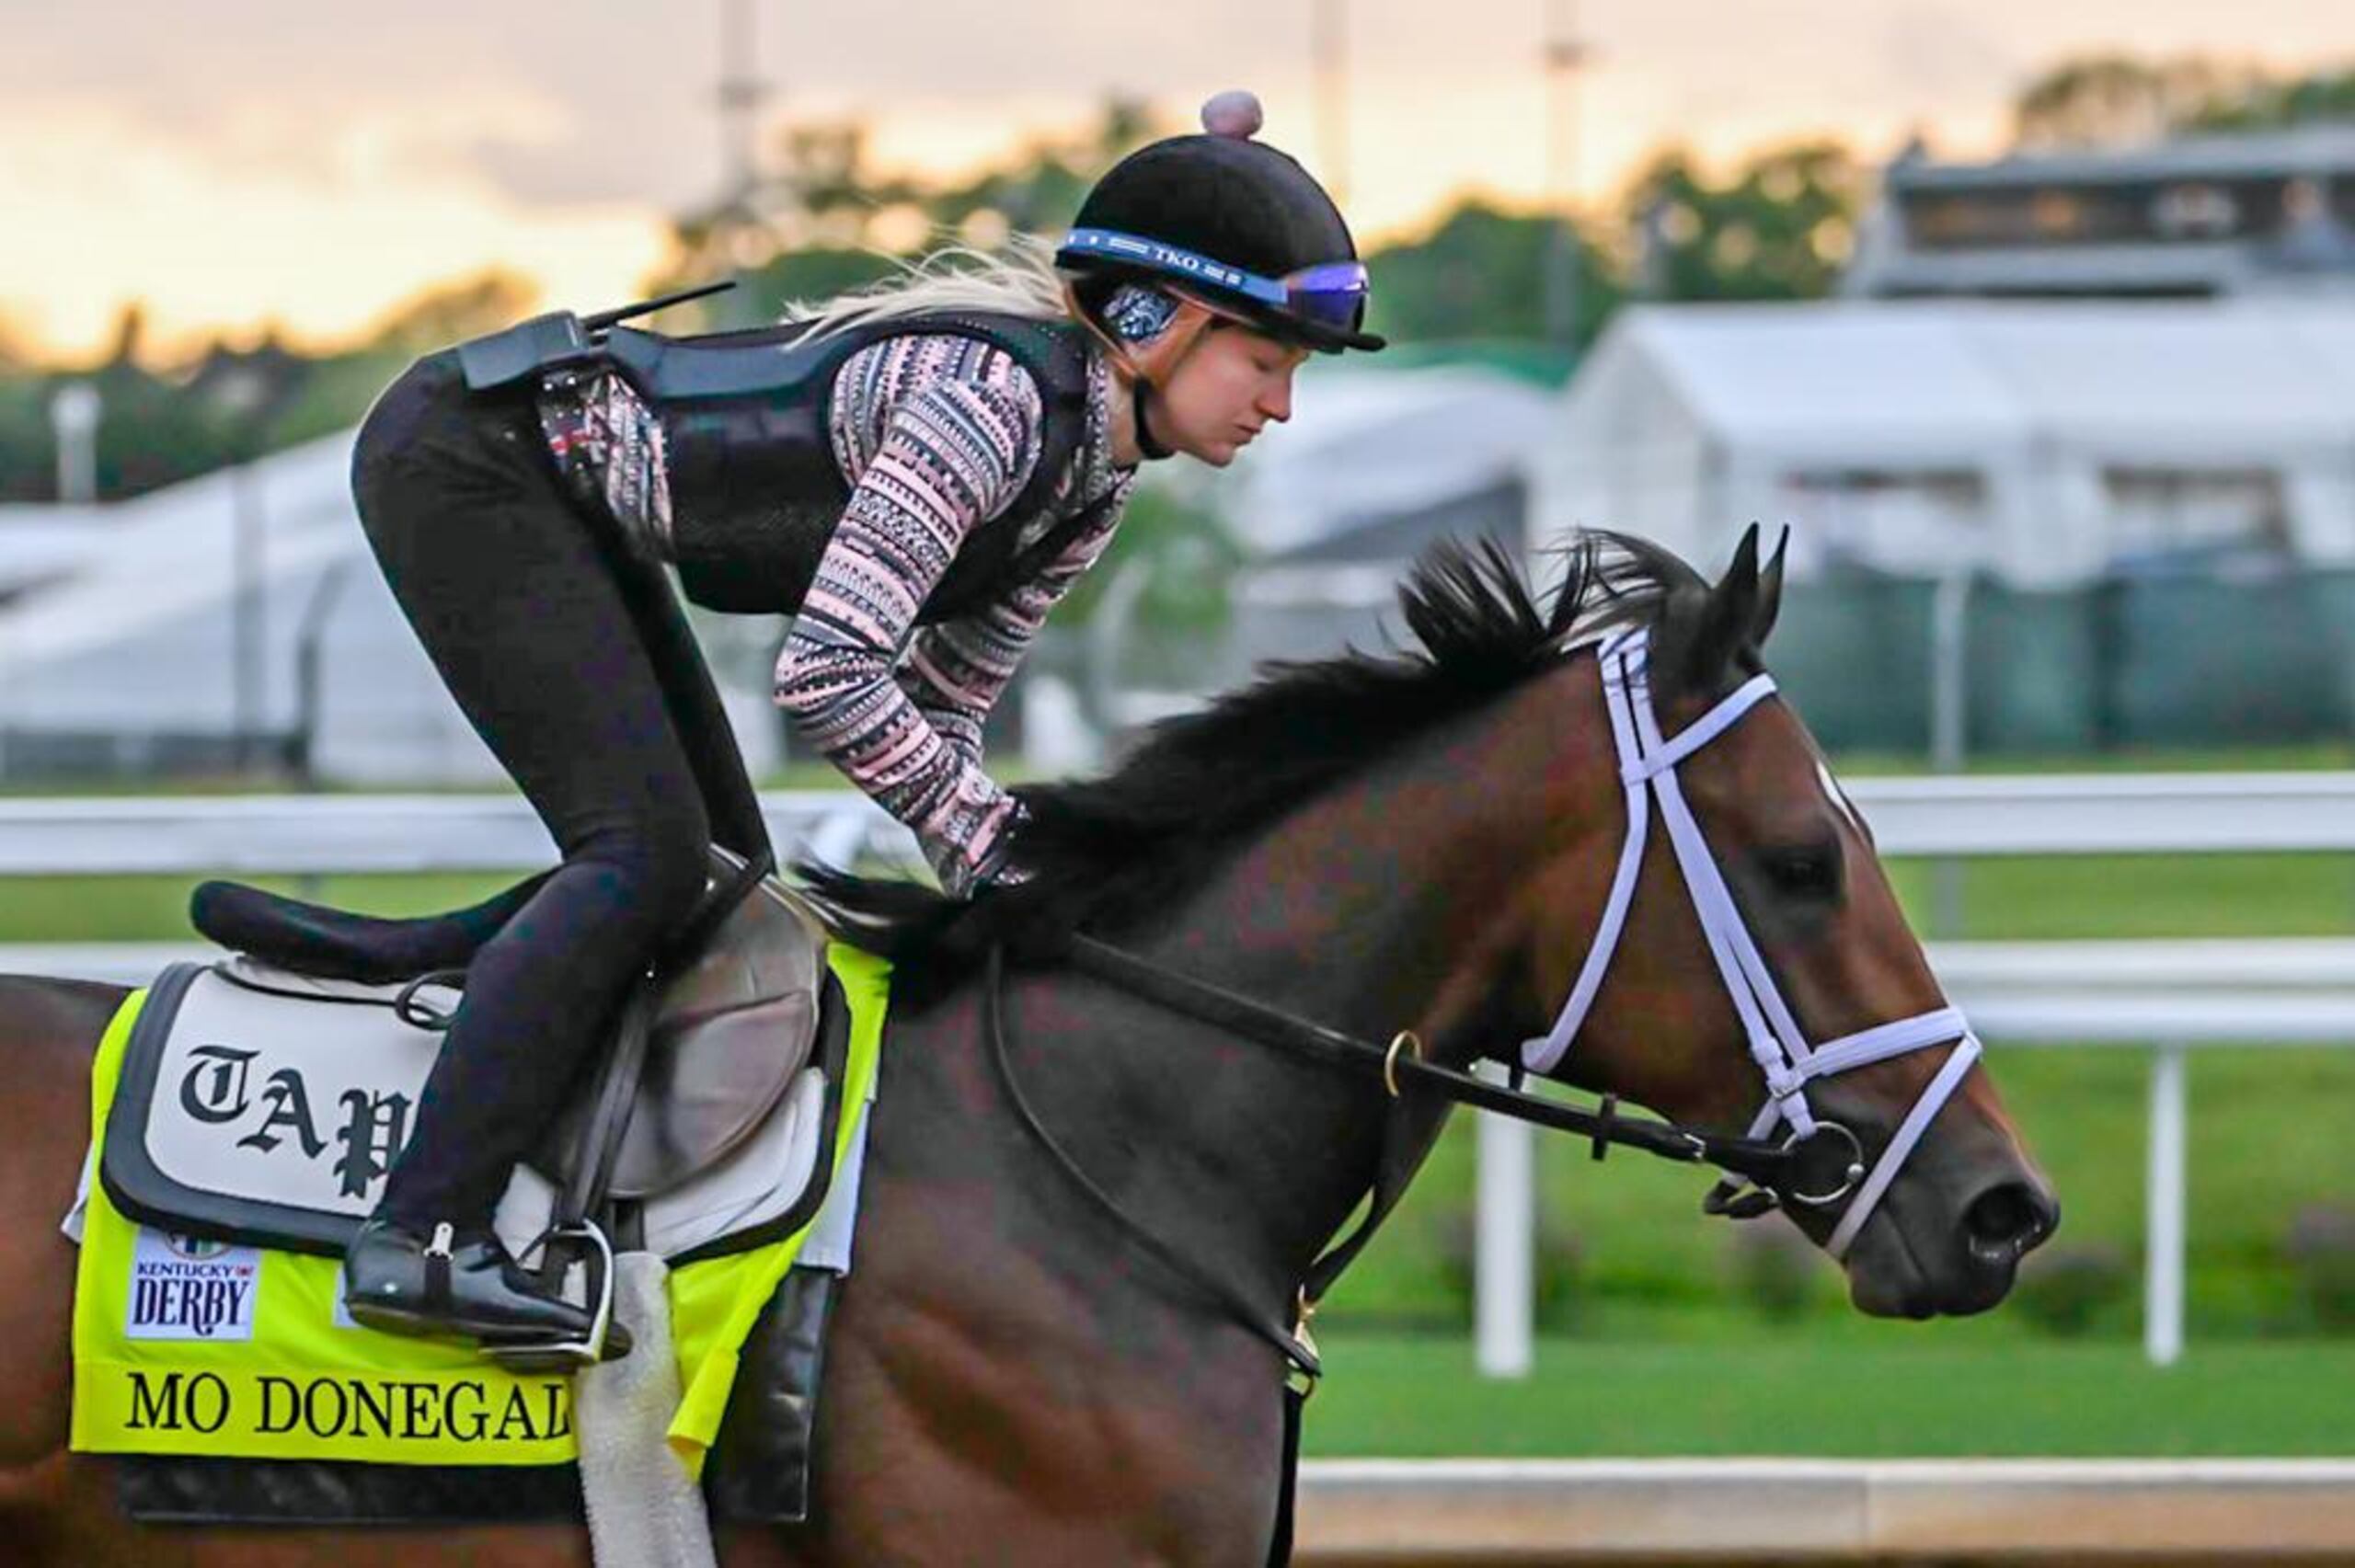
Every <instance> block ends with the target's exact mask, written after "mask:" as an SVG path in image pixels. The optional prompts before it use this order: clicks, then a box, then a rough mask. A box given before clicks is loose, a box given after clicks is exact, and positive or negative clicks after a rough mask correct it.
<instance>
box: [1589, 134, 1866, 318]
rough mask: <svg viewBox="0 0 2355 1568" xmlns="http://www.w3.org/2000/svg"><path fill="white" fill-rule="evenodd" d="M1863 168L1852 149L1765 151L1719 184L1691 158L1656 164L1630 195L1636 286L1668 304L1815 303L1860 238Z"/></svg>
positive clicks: (1827, 145)
mask: <svg viewBox="0 0 2355 1568" xmlns="http://www.w3.org/2000/svg"><path fill="white" fill-rule="evenodd" d="M1864 184H1865V177H1864V171H1863V170H1862V169H1860V168H1859V167H1858V166H1857V164H1856V161H1855V155H1853V154H1851V153H1850V152H1849V151H1848V149H1847V148H1845V147H1844V146H1841V145H1840V144H1839V143H1832V142H1801V143H1792V144H1790V145H1788V146H1784V147H1775V148H1769V149H1768V150H1766V151H1765V152H1763V153H1760V154H1758V155H1754V156H1753V157H1752V158H1751V159H1750V160H1749V162H1747V163H1745V164H1744V165H1743V166H1741V167H1740V169H1739V170H1738V171H1737V172H1736V173H1735V174H1734V175H1733V177H1731V178H1729V179H1727V180H1725V181H1722V182H1713V181H1711V180H1710V179H1709V178H1708V177H1706V175H1704V174H1703V173H1702V172H1701V171H1700V170H1699V169H1698V168H1696V167H1695V166H1694V162H1693V159H1692V157H1691V155H1689V154H1687V153H1685V152H1684V151H1683V150H1682V149H1671V150H1670V151H1668V152H1665V153H1662V154H1660V155H1658V156H1657V157H1656V158H1654V159H1653V161H1652V163H1651V165H1650V166H1649V167H1648V168H1647V169H1645V170H1644V172H1643V173H1642V174H1641V175H1639V176H1638V177H1637V179H1636V180H1635V182H1634V184H1633V186H1632V187H1631V188H1630V189H1629V193H1628V197H1627V203H1626V207H1627V211H1628V212H1629V215H1630V219H1629V228H1630V229H1631V230H1632V231H1633V232H1634V233H1635V235H1637V242H1636V243H1637V257H1636V260H1635V279H1634V286H1635V290H1636V292H1638V293H1640V294H1643V295H1645V296H1646V297H1648V298H1654V299H1666V300H1793V299H1816V298H1820V297H1821V296H1822V295H1824V294H1827V293H1829V292H1831V291H1832V285H1833V283H1834V282H1836V281H1837V280H1838V277H1839V270H1840V266H1841V264H1842V263H1843V262H1844V260H1845V259H1846V258H1847V255H1848V248H1849V246H1850V244H1851V242H1852V241H1853V239H1854V236H1855V221H1856V213H1857V210H1858V207H1859V204H1860V202H1861V200H1862V195H1863V189H1864Z"/></svg>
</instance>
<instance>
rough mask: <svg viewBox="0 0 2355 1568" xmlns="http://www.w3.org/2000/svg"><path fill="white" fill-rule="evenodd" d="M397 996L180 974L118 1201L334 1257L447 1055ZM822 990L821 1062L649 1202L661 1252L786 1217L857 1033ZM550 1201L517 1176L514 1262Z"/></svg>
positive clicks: (131, 1068) (339, 985)
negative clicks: (736, 1137)
mask: <svg viewBox="0 0 2355 1568" xmlns="http://www.w3.org/2000/svg"><path fill="white" fill-rule="evenodd" d="M401 989H402V988H400V987H399V986H396V985H372V984H367V983H365V982H361V981H354V980H340V979H319V978H317V977H315V976H308V975H300V974H296V973H293V972H292V971H289V970H283V969H279V968H276V967H271V966H270V965H267V964H263V963H259V962H257V961H256V960H254V959H252V958H249V957H244V956H240V957H237V958H235V959H231V960H229V961H226V962H224V963H221V964H217V965H210V966H206V965H197V964H184V965H176V966H174V967H171V968H169V969H167V970H166V971H165V972H164V974H163V975H162V976H160V977H159V978H158V979H156V981H155V985H154V986H153V987H152V988H151V989H150V991H149V993H148V996H147V1000H146V1002H145V1005H144V1007H143V1008H142V1010H141V1012H140V1014H139V1020H138V1023H137V1024H135V1025H134V1026H133V1028H132V1031H131V1034H130V1036H129V1039H128V1041H127V1042H126V1045H125V1048H124V1057H123V1064H122V1078H121V1092H120V1093H117V1095H116V1096H115V1100H114V1104H113V1105H112V1107H111V1109H110V1110H109V1114H108V1127H107V1138H106V1140H105V1152H104V1156H103V1159H102V1162H101V1166H100V1175H101V1179H102V1180H103V1182H104V1183H105V1185H106V1189H107V1192H108V1195H109V1196H110V1197H111V1198H112V1199H113V1201H114V1204H115V1207H117V1208H118V1209H120V1210H121V1212H123V1213H124V1214H126V1215H129V1216H130V1217H132V1219H138V1220H140V1221H142V1222H143V1223H145V1224H148V1225H152V1226H155V1228H157V1229H159V1230H169V1231H183V1232H187V1233H190V1234H194V1235H201V1236H207V1237H211V1238H213V1239H214V1240H217V1241H228V1242H244V1243H248V1244H252V1245H258V1246H267V1247H281V1248H287V1249H290V1250H293V1251H298V1252H312V1253H324V1254H328V1255H337V1256H339V1255H340V1254H341V1253H342V1251H343V1249H344V1246H345V1245H346V1243H347V1242H349V1241H350V1237H351V1233H352V1231H353V1230H355V1229H356V1228H357V1227H358V1225H359V1223H360V1221H361V1220H362V1219H364V1218H366V1216H367V1215H368V1213H369V1211H370V1210H371V1209H373V1207H375V1202H376V1198H377V1196H378V1194H379V1192H380V1191H381V1190H382V1187H383V1185H384V1180H385V1173H387V1172H388V1171H389V1170H390V1169H391V1167H392V1163H393V1159H394V1157H395V1155H396V1154H397V1153H398V1151H399V1150H400V1148H401V1146H402V1145H403V1143H404V1142H406V1141H407V1139H408V1134H409V1130H410V1125H411V1120H412V1115H413V1112H414V1109H415V1107H416V1105H417V1102H418V1096H419V1093H420V1092H421V1091H422V1089H423V1087H424V1084H425V1080H426V1075H427V1074H428V1073H429V1072H430V1071H431V1070H432V1066H433V1060H434V1058H435V1055H436V1054H437V1053H438V1052H439V1051H440V1049H441V1045H442V1036H441V1035H440V1034H439V1033H438V1032H437V1031H435V1030H433V1029H430V1028H426V1027H422V1026H420V1025H419V1024H412V1023H410V1022H408V1021H407V1020H406V1019H405V1018H404V1017H403V1016H402V1014H401V1013H400V1012H399V1011H398V1010H397V1009H396V1007H395V1005H394V1002H395V1001H396V998H397V997H398V996H399V995H400V992H401ZM826 989H827V990H829V991H830V992H832V993H833V997H832V999H831V1000H832V1003H833V1004H832V1005H830V1006H829V1007H828V1008H827V1009H826V1013H827V1016H826V1018H825V1020H824V1025H825V1026H824V1030H823V1035H822V1037H821V1039H820V1041H819V1042H818V1043H817V1044H818V1049H817V1051H816V1053H815V1054H816V1057H817V1060H816V1062H815V1064H814V1065H812V1066H810V1067H807V1068H804V1069H803V1070H801V1071H799V1072H798V1073H797V1074H795V1076H794V1077H793V1079H792V1080H791V1081H790V1082H789V1084H788V1086H787V1090H786V1093H784V1095H783V1096H782V1097H781V1098H780V1099H779V1100H778V1101H777V1102H776V1103H775V1104H774V1105H772V1106H770V1108H769V1109H768V1111H767V1113H766V1114H765V1115H764V1116H762V1117H761V1119H760V1120H759V1121H758V1122H757V1123H755V1124H754V1125H753V1127H752V1130H751V1131H750V1132H749V1133H748V1134H747V1135H745V1136H744V1137H743V1138H742V1139H741V1140H740V1141H738V1142H737V1143H736V1144H735V1145H734V1146H733V1147H731V1148H730V1149H729V1150H728V1151H727V1153H726V1154H724V1155H723V1156H721V1157H720V1158H719V1159H718V1161H716V1162H713V1163H711V1164H710V1165H707V1166H706V1167H705V1168H703V1169H702V1170H700V1171H696V1172H695V1173H694V1174H693V1175H692V1176H690V1177H688V1178H687V1179H686V1180H684V1181H683V1182H681V1183H680V1184H678V1185H675V1186H673V1187H672V1188H670V1189H669V1190H667V1191H664V1192H661V1193H657V1194H655V1195H653V1196H650V1197H649V1198H647V1199H646V1200H644V1202H643V1205H642V1208H641V1212H642V1217H643V1223H642V1231H643V1234H644V1239H645V1245H646V1246H647V1247H648V1248H649V1249H650V1250H652V1251H654V1252H656V1253H661V1255H663V1256H664V1257H666V1258H672V1257H677V1256H680V1255H681V1254H683V1253H689V1252H692V1251H694V1250H695V1249H697V1248H702V1247H707V1246H709V1245H711V1244H713V1243H714V1242H719V1241H720V1240H722V1239H723V1238H727V1237H730V1236H734V1235H738V1234H741V1233H743V1232H746V1231H751V1230H758V1229H760V1228H762V1227H764V1226H766V1225H770V1224H772V1223H773V1222H775V1221H776V1220H778V1219H780V1218H790V1217H791V1214H792V1210H793V1209H794V1208H795V1207H796V1204H797V1201H798V1199H799V1198H800V1197H801V1196H803V1194H804V1193H805V1191H806V1190H807V1189H808V1188H809V1187H810V1180H811V1177H812V1176H813V1175H814V1174H815V1173H816V1171H817V1168H818V1164H819V1161H818V1150H819V1147H820V1145H821V1143H822V1142H823V1140H824V1134H825V1129H826V1127H828V1126H829V1125H830V1124H831V1122H832V1121H833V1112H834V1110H835V1104H836V1102H835V1097H834V1096H832V1095H831V1094H830V1093H829V1092H830V1090H831V1089H832V1088H833V1086H834V1085H836V1084H838V1083H839V1082H841V1074H842V1069H843V1050H844V1043H845V1040H846V1038H847V1036H848V1034H849V1021H848V1019H847V1018H846V1017H845V1016H844V1008H843V1007H842V1006H841V1005H840V998H841V988H840V985H839V982H834V983H830V984H829V985H828V986H827V987H826ZM422 1000H423V1001H426V1002H427V1003H428V1004H430V1005H433V1006H437V1007H443V1008H446V1007H447V1006H448V1005H450V1003H451V1002H452V1001H454V1000H455V998H454V994H453V993H446V992H442V993H437V992H434V991H431V990H428V991H426V992H424V993H423V995H422ZM555 1198H556V1192H555V1187H554V1185H553V1184H552V1183H551V1182H550V1181H549V1180H548V1179H547V1178H546V1176H544V1175H543V1174H542V1173H540V1172H538V1171H535V1170H534V1169H533V1168H532V1167H530V1166H528V1165H520V1166H518V1167H517V1168H516V1171H515V1173H514V1177H513V1179H512V1180H511V1182H510V1184H509V1185H508V1188H507V1190H506V1193H505V1195H504V1196H503V1197H502V1198H501V1200H500V1206H499V1213H498V1219H497V1225H498V1229H499V1231H500V1235H501V1237H503V1238H504V1239H505V1240H506V1242H507V1243H508V1245H509V1248H510V1250H511V1251H515V1252H517V1253H521V1252H522V1251H523V1249H524V1248H525V1247H527V1246H528V1244H529V1243H530V1242H531V1241H532V1240H533V1238H534V1237H536V1236H537V1235H539V1234H540V1232H541V1230H543V1229H544V1228H545V1227H546V1222H547V1220H548V1218H549V1215H550V1213H551V1212H552V1210H553V1208H554V1205H555ZM761 1239H763V1240H766V1239H771V1238H766V1237H764V1238H761Z"/></svg>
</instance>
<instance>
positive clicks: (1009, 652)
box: [900, 478, 1130, 765]
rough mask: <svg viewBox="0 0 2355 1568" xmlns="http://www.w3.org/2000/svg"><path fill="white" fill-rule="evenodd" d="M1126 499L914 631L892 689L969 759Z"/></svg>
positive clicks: (977, 756) (1106, 539)
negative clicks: (1009, 579)
mask: <svg viewBox="0 0 2355 1568" xmlns="http://www.w3.org/2000/svg"><path fill="white" fill-rule="evenodd" d="M1129 484H1130V481H1129V480H1128V479H1126V478H1123V479H1121V480H1120V486H1121V488H1122V489H1123V490H1124V491H1125V489H1126V488H1127V486H1129ZM1126 501H1127V497H1126V496H1125V494H1123V495H1121V496H1119V497H1116V498H1113V499H1112V500H1111V501H1110V503H1109V505H1106V506H1104V507H1102V508H1101V509H1099V512H1098V515H1097V518H1096V521H1094V522H1092V523H1091V524H1089V526H1088V527H1087V528H1086V530H1084V531H1083V532H1080V533H1079V534H1078V535H1076V536H1075V537H1074V538H1073V539H1072V541H1071V542H1070V543H1069V544H1066V545H1065V546H1064V547H1063V552H1062V553H1061V554H1060V555H1057V556H1056V557H1055V559H1054V560H1052V561H1051V562H1050V563H1048V565H1047V566H1046V567H1045V568H1044V569H1043V570H1041V571H1040V573H1039V575H1038V576H1037V577H1035V578H1030V579H1029V580H1028V581H1025V582H1022V583H1019V584H1017V585H1016V587H1015V588H1014V589H1013V590H1012V591H1011V592H1009V593H1006V594H1005V595H1004V596H1002V597H1000V598H998V599H995V600H993V601H990V602H989V603H988V604H985V605H983V606H982V608H981V609H979V610H977V611H974V612H971V613H970V614H965V615H960V616H958V617H957V618H956V619H954V620H949V621H942V622H939V623H937V624H933V625H929V626H926V627H925V628H924V629H923V630H922V631H920V632H918V633H917V634H916V639H915V646H914V647H913V648H912V649H911V650H910V651H909V655H908V661H907V663H906V664H904V665H902V667H901V669H900V688H901V690H902V691H903V692H907V694H908V697H909V700H910V701H912V702H913V703H914V704H916V706H917V707H918V708H921V709H922V710H923V711H924V714H925V717H926V718H928V719H930V720H931V721H932V727H933V728H934V729H935V730H936V731H937V732H938V733H939V734H940V736H941V738H943V739H945V740H947V741H948V743H949V744H950V745H952V746H954V747H956V748H957V750H959V751H960V752H961V753H963V754H964V755H965V757H966V758H967V759H968V760H969V761H972V762H974V763H975V764H977V765H978V764H979V762H980V761H981V758H982V721H983V720H985V719H987V718H988V717H989V715H990V710H991V709H993V708H994V707H995V706H996V705H997V700H998V698H999V696H1000V695H1001V694H1003V693H1004V692H1005V683H1006V682H1007V681H1010V680H1012V679H1013V677H1014V671H1015V670H1016V669H1017V667H1018V666H1019V665H1020V664H1021V663H1022V658H1023V655H1024V654H1025V653H1027V652H1028V651H1029V647H1030V643H1031V639H1033V638H1034V637H1036V636H1037V635H1039V628H1040V626H1042V625H1044V624H1046V621H1047V616H1048V613H1049V612H1051V611H1052V610H1053V609H1054V607H1055V605H1056V603H1057V602H1058V601H1061V600H1062V598H1063V595H1064V594H1066V593H1068V592H1070V591H1071V586H1072V584H1074V583H1075V582H1077V581H1078V580H1079V579H1080V578H1081V577H1083V576H1084V575H1086V571H1087V569H1088V567H1092V566H1094V565H1095V564H1096V558H1097V556H1098V555H1102V554H1103V553H1104V546H1105V545H1106V544H1109V543H1110V542H1111V538H1112V533H1113V531H1114V530H1115V529H1117V528H1118V527H1119V526H1120V512H1121V509H1122V508H1123V506H1124V505H1125V504H1126Z"/></svg>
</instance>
